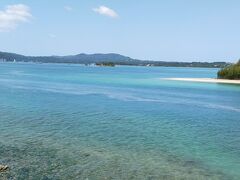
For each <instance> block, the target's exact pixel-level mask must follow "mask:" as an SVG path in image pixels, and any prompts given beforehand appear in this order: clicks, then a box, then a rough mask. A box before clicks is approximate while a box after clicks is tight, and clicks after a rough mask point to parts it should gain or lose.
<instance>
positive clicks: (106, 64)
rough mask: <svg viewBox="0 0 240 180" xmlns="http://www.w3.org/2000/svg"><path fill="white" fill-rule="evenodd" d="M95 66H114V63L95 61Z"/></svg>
mask: <svg viewBox="0 0 240 180" xmlns="http://www.w3.org/2000/svg"><path fill="white" fill-rule="evenodd" d="M96 66H109V67H115V64H114V63H113V62H102V63H96Z"/></svg>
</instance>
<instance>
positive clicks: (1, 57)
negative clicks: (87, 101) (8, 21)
mask: <svg viewBox="0 0 240 180" xmlns="http://www.w3.org/2000/svg"><path fill="white" fill-rule="evenodd" d="M13 61H15V62H35V63H74V64H92V63H102V62H111V63H114V64H115V65H135V66H166V67H214V68H223V67H226V66H227V65H229V64H228V63H226V62H211V63H209V62H168V61H151V60H138V59H133V58H130V57H127V56H123V55H120V54H114V53H109V54H77V55H71V56H24V55H20V54H15V53H7V52H0V62H13Z"/></svg>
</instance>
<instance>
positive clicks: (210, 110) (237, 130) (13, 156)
mask: <svg viewBox="0 0 240 180" xmlns="http://www.w3.org/2000/svg"><path fill="white" fill-rule="evenodd" d="M216 72H217V69H207V68H166V67H128V66H120V67H115V68H107V67H84V66H80V65H67V64H65V65H64V64H9V63H1V64H0V84H1V85H0V137H1V138H0V147H1V148H0V164H8V165H9V166H10V167H11V168H10V170H9V171H7V172H5V173H3V174H0V178H5V179H11V178H12V179H14V178H15V179H33V178H37V179H41V178H42V179H44V178H45V179H76V178H77V179H86V178H88V179H239V178H240V172H239V169H240V156H239V154H240V138H239V137H240V119H239V117H240V86H237V85H223V84H208V83H192V82H175V81H166V80H162V79H161V78H173V77H198V78H199V77H203V78H211V77H215V76H216Z"/></svg>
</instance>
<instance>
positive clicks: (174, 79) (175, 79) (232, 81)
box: [162, 78, 240, 85]
mask: <svg viewBox="0 0 240 180" xmlns="http://www.w3.org/2000/svg"><path fill="white" fill-rule="evenodd" d="M162 79H164V80H170V81H186V82H201V83H220V84H239V85H240V80H229V79H215V78H162Z"/></svg>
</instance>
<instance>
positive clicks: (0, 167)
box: [0, 165, 9, 172]
mask: <svg viewBox="0 0 240 180" xmlns="http://www.w3.org/2000/svg"><path fill="white" fill-rule="evenodd" d="M8 169H9V167H8V166H5V165H0V172H3V171H6V170H8Z"/></svg>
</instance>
